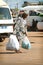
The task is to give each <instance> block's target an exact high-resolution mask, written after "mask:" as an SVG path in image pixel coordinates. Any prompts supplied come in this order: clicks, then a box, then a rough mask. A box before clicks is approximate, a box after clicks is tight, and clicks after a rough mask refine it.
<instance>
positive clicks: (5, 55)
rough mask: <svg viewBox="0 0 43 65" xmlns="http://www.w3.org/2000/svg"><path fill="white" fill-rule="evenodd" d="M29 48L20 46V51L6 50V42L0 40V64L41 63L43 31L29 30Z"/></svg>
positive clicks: (42, 57)
mask: <svg viewBox="0 0 43 65" xmlns="http://www.w3.org/2000/svg"><path fill="white" fill-rule="evenodd" d="M27 36H28V38H29V40H30V42H31V46H32V47H31V49H29V50H26V49H23V48H20V49H21V51H22V53H15V51H8V50H6V43H7V42H8V39H9V38H6V39H5V41H4V42H0V65H43V32H29V33H27Z"/></svg>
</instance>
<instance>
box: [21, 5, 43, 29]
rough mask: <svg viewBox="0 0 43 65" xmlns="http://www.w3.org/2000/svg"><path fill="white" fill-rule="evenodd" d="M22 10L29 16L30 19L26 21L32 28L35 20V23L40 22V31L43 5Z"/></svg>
mask: <svg viewBox="0 0 43 65" xmlns="http://www.w3.org/2000/svg"><path fill="white" fill-rule="evenodd" d="M20 10H24V12H26V13H27V14H28V17H27V19H26V20H27V22H28V24H29V26H30V27H32V24H33V20H34V21H35V22H36V21H37V22H38V24H37V27H38V29H40V27H39V22H40V24H42V22H41V21H42V20H43V17H42V15H41V16H40V13H41V14H42V13H43V5H36V6H26V7H23V8H21V9H20ZM40 11H41V12H40Z"/></svg>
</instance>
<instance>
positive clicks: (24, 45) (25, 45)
mask: <svg viewBox="0 0 43 65" xmlns="http://www.w3.org/2000/svg"><path fill="white" fill-rule="evenodd" d="M22 48H25V49H30V48H31V44H30V41H29V39H28V37H27V36H25V37H24V38H23V41H22Z"/></svg>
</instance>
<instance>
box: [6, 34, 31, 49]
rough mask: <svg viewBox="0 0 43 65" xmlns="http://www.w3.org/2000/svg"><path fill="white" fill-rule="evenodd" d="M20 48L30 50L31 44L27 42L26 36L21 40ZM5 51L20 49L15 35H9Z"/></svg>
mask: <svg viewBox="0 0 43 65" xmlns="http://www.w3.org/2000/svg"><path fill="white" fill-rule="evenodd" d="M21 46H22V48H25V49H30V48H31V44H30V41H29V40H28V38H27V36H25V37H24V38H23V40H22V44H21ZM6 49H7V50H19V49H20V43H19V41H18V39H17V37H16V35H13V34H12V35H10V37H9V40H8V43H7V44H6Z"/></svg>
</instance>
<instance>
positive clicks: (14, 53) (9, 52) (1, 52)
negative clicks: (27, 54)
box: [0, 52, 16, 54]
mask: <svg viewBox="0 0 43 65" xmlns="http://www.w3.org/2000/svg"><path fill="white" fill-rule="evenodd" d="M15 53H16V52H0V54H15Z"/></svg>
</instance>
